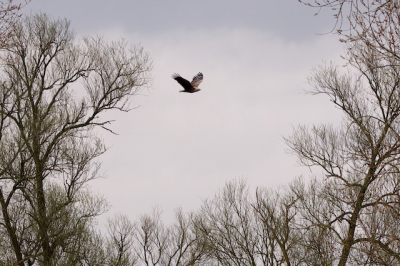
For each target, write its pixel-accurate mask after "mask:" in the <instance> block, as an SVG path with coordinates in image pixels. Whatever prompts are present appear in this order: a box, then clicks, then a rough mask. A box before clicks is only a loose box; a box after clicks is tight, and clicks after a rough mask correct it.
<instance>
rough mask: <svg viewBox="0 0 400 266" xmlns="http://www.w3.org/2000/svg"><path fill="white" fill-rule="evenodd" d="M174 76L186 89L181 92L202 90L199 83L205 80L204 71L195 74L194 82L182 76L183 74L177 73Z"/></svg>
mask: <svg viewBox="0 0 400 266" xmlns="http://www.w3.org/2000/svg"><path fill="white" fill-rule="evenodd" d="M172 78H173V79H174V80H176V81H178V83H179V84H181V86H182V87H183V88H184V90H182V91H180V92H189V93H194V92H198V91H199V90H200V88H199V85H200V83H201V82H202V81H203V73H201V72H199V73H198V74H197V75H196V76H194V77H193V80H192V82H189V80H187V79H184V78H182V77H181V75H179V74H176V73H175V74H173V75H172Z"/></svg>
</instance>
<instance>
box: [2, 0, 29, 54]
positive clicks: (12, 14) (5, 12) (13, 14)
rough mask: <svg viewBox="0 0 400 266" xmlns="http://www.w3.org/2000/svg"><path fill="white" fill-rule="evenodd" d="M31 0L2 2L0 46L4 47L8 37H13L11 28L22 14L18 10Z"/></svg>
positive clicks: (7, 0)
mask: <svg viewBox="0 0 400 266" xmlns="http://www.w3.org/2000/svg"><path fill="white" fill-rule="evenodd" d="M30 1H31V0H25V1H15V0H5V1H1V2H0V36H1V38H0V47H4V45H5V44H6V43H7V39H8V38H9V37H11V34H12V31H10V29H11V27H12V25H13V23H15V22H16V20H17V19H18V18H19V16H20V15H19V13H18V12H19V11H20V9H21V8H22V7H24V6H25V5H26V4H28V3H29V2H30Z"/></svg>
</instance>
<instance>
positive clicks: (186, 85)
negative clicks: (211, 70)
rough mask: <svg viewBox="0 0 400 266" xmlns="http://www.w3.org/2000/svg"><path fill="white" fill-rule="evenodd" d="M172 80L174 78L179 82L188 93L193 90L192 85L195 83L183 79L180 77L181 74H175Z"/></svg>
mask: <svg viewBox="0 0 400 266" xmlns="http://www.w3.org/2000/svg"><path fill="white" fill-rule="evenodd" d="M172 78H173V79H174V80H176V81H178V83H179V84H181V86H182V87H183V88H184V89H185V90H187V91H191V90H193V85H192V83H193V81H192V83H190V82H189V81H188V80H187V79H184V78H182V77H181V75H179V74H177V73H175V74H173V75H172ZM193 80H194V79H193Z"/></svg>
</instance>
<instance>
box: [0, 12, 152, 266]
mask: <svg viewBox="0 0 400 266" xmlns="http://www.w3.org/2000/svg"><path fill="white" fill-rule="evenodd" d="M69 25H70V24H69V22H68V21H67V20H64V19H59V20H52V19H50V18H49V17H48V16H47V15H45V14H39V15H33V16H26V17H21V18H19V19H18V20H17V21H16V22H15V23H13V24H12V27H11V28H10V31H11V32H12V34H11V35H10V37H9V38H8V39H7V46H6V47H5V48H4V49H3V51H2V52H1V53H0V57H1V61H2V67H1V82H0V147H1V150H2V154H1V155H0V204H1V211H2V217H1V218H0V232H1V233H0V235H3V236H4V238H5V241H4V242H2V245H4V246H5V247H6V250H8V251H7V253H6V254H3V256H0V257H1V258H0V262H2V263H3V262H4V263H11V264H17V265H20V266H22V265H33V264H35V263H36V262H37V263H39V264H40V265H61V264H62V263H61V262H62V261H70V260H72V256H76V254H77V253H76V252H75V251H78V250H79V249H78V250H76V249H77V248H78V247H79V245H78V243H80V240H79V239H84V238H85V235H86V234H87V232H88V231H89V229H90V228H91V227H90V226H89V225H90V223H91V221H92V219H93V218H94V217H96V216H97V215H99V214H101V213H103V212H104V211H105V210H107V203H106V201H105V200H104V199H103V198H102V197H99V196H95V195H92V194H91V193H89V191H88V189H87V186H86V184H87V182H88V181H90V180H92V179H93V178H96V177H98V176H99V174H98V169H99V166H100V165H99V163H98V162H97V158H98V157H99V156H100V155H101V154H103V153H104V152H105V150H106V149H105V146H104V144H103V142H102V140H101V138H99V137H98V136H97V135H96V134H94V133H93V129H94V128H96V127H101V128H104V129H107V130H110V131H111V129H110V127H109V125H110V122H111V121H109V120H104V119H102V113H104V112H105V111H108V110H121V111H128V110H129V109H130V107H129V103H130V100H131V98H132V96H135V95H137V94H138V93H139V92H140V90H141V89H142V88H143V87H144V86H145V85H146V84H147V83H148V82H149V80H150V76H149V73H150V72H149V71H150V69H151V62H150V60H149V57H148V55H147V54H146V53H145V52H144V51H143V48H142V47H140V46H128V44H127V43H126V42H125V41H124V40H121V41H116V42H111V43H107V42H105V41H104V40H103V39H101V38H97V37H96V38H92V37H85V38H83V39H82V40H81V41H76V40H75V36H74V33H73V31H72V30H71V29H70V26H69ZM82 245H84V243H82ZM11 250H12V252H11ZM79 259H80V258H78V257H75V258H74V260H76V261H79ZM68 265H72V264H68Z"/></svg>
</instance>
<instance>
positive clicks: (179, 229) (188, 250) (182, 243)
mask: <svg viewBox="0 0 400 266" xmlns="http://www.w3.org/2000/svg"><path fill="white" fill-rule="evenodd" d="M193 222H194V217H193V214H188V215H185V214H183V213H182V211H181V210H180V209H178V210H177V211H176V216H175V221H174V222H173V223H172V224H171V225H170V226H165V225H164V223H163V222H162V221H161V212H160V211H159V210H158V209H155V210H154V211H153V213H152V214H151V215H143V216H142V217H141V218H140V221H139V223H138V225H137V227H136V230H135V233H134V235H135V244H134V251H135V253H136V255H137V257H138V258H139V262H140V263H141V264H140V265H148V266H153V265H168V266H179V265H188V266H189V265H204V264H203V262H204V260H203V258H204V256H205V251H204V248H205V247H204V245H203V244H202V242H201V241H200V239H199V236H198V233H197V232H196V229H195V227H194V224H193Z"/></svg>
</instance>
